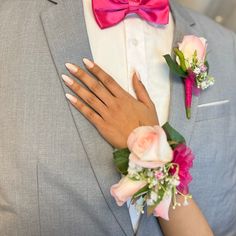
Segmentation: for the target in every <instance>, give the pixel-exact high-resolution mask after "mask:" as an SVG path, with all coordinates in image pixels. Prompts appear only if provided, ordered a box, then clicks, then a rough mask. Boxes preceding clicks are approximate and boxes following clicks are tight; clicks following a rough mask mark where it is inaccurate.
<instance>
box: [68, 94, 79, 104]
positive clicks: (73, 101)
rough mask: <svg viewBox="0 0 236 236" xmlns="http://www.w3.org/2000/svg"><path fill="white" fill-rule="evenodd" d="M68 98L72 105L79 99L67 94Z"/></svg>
mask: <svg viewBox="0 0 236 236" xmlns="http://www.w3.org/2000/svg"><path fill="white" fill-rule="evenodd" d="M66 97H67V99H68V100H70V101H71V102H72V103H76V102H77V98H76V97H74V96H72V95H71V94H69V93H67V94H66Z"/></svg>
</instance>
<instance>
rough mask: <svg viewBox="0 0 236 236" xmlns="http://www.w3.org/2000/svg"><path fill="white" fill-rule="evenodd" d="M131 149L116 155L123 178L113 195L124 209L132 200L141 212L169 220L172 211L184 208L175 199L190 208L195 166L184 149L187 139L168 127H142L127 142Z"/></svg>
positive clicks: (116, 185)
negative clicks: (182, 198) (189, 201)
mask: <svg viewBox="0 0 236 236" xmlns="http://www.w3.org/2000/svg"><path fill="white" fill-rule="evenodd" d="M127 143H128V148H127V149H121V150H117V151H115V152H114V162H115V165H116V167H117V169H118V171H119V172H120V173H121V174H123V175H124V177H123V178H122V179H121V180H120V182H119V183H117V184H115V185H113V186H112V187H111V195H112V196H113V197H114V198H115V200H116V203H117V204H118V205H119V206H122V205H123V204H124V203H125V202H127V201H128V200H129V199H130V198H131V203H132V204H135V207H136V209H137V211H138V212H141V213H144V207H145V206H147V214H148V215H151V214H153V215H154V216H157V217H162V218H163V219H165V220H169V215H168V212H169V207H170V204H171V202H172V204H173V209H175V208H176V206H180V205H181V204H180V203H178V202H177V199H176V195H177V194H180V195H182V196H183V197H184V198H185V201H184V204H183V205H187V204H188V199H190V198H191V195H190V194H189V189H188V184H189V183H190V182H191V180H192V177H191V175H190V173H189V170H190V168H191V167H192V165H193V159H194V156H193V153H192V151H191V150H190V148H189V147H187V146H186V145H185V139H184V138H183V136H182V135H181V134H179V133H178V132H177V131H176V130H174V129H173V128H172V127H171V126H170V125H169V123H166V124H165V125H164V126H163V127H160V126H141V127H138V128H136V129H135V130H134V131H133V132H132V133H131V134H130V135H129V138H128V142H127Z"/></svg>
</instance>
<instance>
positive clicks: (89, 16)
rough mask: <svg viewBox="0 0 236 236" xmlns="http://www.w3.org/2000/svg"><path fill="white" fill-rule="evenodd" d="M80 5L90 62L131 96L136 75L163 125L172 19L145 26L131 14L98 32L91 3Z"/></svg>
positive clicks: (86, 0) (85, 1)
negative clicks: (159, 23)
mask: <svg viewBox="0 0 236 236" xmlns="http://www.w3.org/2000/svg"><path fill="white" fill-rule="evenodd" d="M83 5H84V15H85V21H86V27H87V32H88V37H89V42H90V47H91V51H92V55H93V59H94V61H95V62H96V63H97V64H98V65H99V66H101V67H102V68H103V69H104V70H105V71H106V72H107V73H109V74H110V75H111V76H112V77H113V78H114V79H115V80H116V81H117V82H118V83H119V84H120V85H121V86H122V87H123V88H124V89H125V90H126V91H128V92H129V93H130V94H132V95H133V96H135V93H134V90H133V88H132V75H133V73H134V71H137V72H139V74H140V77H141V80H142V82H143V84H144V85H145V87H146V89H147V91H148V93H149V95H150V97H151V99H152V101H153V102H154V104H155V106H156V110H157V114H158V118H159V121H160V124H161V125H162V124H164V123H165V122H166V121H167V120H168V113H169V102H170V78H169V69H168V66H167V64H166V62H165V60H164V58H163V55H165V54H170V53H171V49H172V41H173V34H174V22H173V18H172V15H171V14H170V21H169V24H168V25H166V26H158V25H153V24H150V23H147V22H146V21H144V20H142V19H140V18H139V17H138V16H137V15H135V14H133V15H129V16H127V17H126V19H125V20H124V21H122V22H121V23H119V24H118V25H115V26H113V27H110V28H107V29H103V30H101V29H100V28H99V26H98V25H97V23H96V21H95V18H94V15H93V11H92V5H91V0H83ZM78 24H79V22H78ZM128 204H129V203H128ZM129 205H130V204H129ZM129 212H130V216H131V221H132V224H133V228H134V231H136V229H137V227H138V221H139V217H140V216H139V214H137V212H136V210H135V208H134V207H133V206H132V205H130V206H129Z"/></svg>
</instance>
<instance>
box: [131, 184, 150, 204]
mask: <svg viewBox="0 0 236 236" xmlns="http://www.w3.org/2000/svg"><path fill="white" fill-rule="evenodd" d="M148 191H149V187H148V184H147V185H145V186H144V187H143V188H141V189H139V191H138V192H136V193H135V194H134V195H133V197H132V199H131V201H134V200H135V199H136V198H139V197H141V196H143V195H144V194H146V193H148Z"/></svg>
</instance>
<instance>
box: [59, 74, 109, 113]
mask: <svg viewBox="0 0 236 236" xmlns="http://www.w3.org/2000/svg"><path fill="white" fill-rule="evenodd" d="M62 79H63V80H64V82H65V84H66V85H67V86H68V87H69V88H70V89H71V90H72V91H73V92H74V93H75V94H77V95H78V96H79V97H80V98H81V99H82V100H83V101H85V102H86V103H87V104H88V105H89V106H90V107H92V108H93V109H94V110H95V111H96V112H97V113H99V114H100V115H101V116H102V117H104V116H105V115H106V113H107V107H106V106H105V105H104V104H103V103H102V102H101V100H100V99H99V98H97V97H96V96H95V95H94V94H93V93H91V92H90V91H88V90H87V89H86V88H84V87H83V86H81V85H79V84H78V83H77V82H76V81H74V80H73V79H71V78H70V77H69V76H67V75H62Z"/></svg>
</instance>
